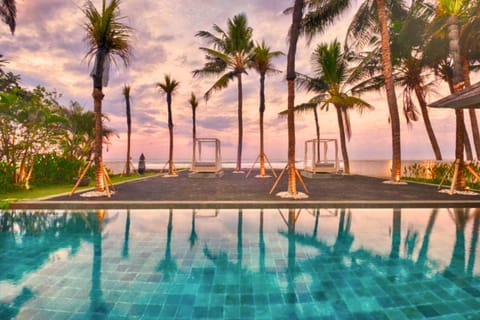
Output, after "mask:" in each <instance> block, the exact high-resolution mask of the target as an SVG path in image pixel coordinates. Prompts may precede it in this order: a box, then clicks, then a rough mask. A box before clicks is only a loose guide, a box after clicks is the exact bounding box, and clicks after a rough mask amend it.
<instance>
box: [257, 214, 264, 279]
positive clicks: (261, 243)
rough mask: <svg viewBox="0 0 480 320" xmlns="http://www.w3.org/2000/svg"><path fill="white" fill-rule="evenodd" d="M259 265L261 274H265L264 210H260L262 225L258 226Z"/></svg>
mask: <svg viewBox="0 0 480 320" xmlns="http://www.w3.org/2000/svg"><path fill="white" fill-rule="evenodd" d="M258 264H259V266H260V272H261V273H264V272H265V238H264V236H263V209H260V224H259V226H258Z"/></svg>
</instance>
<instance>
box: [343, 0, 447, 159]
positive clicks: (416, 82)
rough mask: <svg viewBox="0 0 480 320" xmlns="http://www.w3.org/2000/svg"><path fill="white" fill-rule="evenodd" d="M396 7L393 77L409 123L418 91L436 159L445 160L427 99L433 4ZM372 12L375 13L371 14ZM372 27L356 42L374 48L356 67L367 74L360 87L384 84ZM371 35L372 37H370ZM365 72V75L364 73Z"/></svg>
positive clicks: (418, 2) (415, 117) (414, 117)
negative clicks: (427, 41) (400, 90)
mask: <svg viewBox="0 0 480 320" xmlns="http://www.w3.org/2000/svg"><path fill="white" fill-rule="evenodd" d="M396 11H401V12H400V13H399V14H396V16H395V17H392V19H393V20H394V22H393V25H394V27H393V28H392V29H391V30H390V32H391V39H392V41H391V47H392V54H393V59H392V62H393V68H394V73H393V77H394V81H395V82H396V83H397V84H399V85H401V86H402V87H403V88H404V89H403V110H404V113H405V117H406V119H407V123H410V121H417V120H418V115H417V110H416V107H415V103H414V101H413V95H415V96H416V98H417V101H418V103H419V105H420V111H421V114H422V118H423V121H424V125H425V128H426V131H427V135H428V138H429V140H430V144H431V145H432V149H433V153H434V155H435V158H436V160H442V155H441V152H440V147H439V145H438V142H437V139H436V137H435V133H434V131H433V127H432V124H431V121H430V117H429V114H428V109H427V101H426V94H427V92H428V90H429V86H430V85H431V84H432V83H427V81H426V79H427V78H428V75H427V74H426V71H427V70H428V69H429V68H428V67H429V64H430V63H431V61H430V59H431V57H430V55H429V54H427V53H426V51H427V50H426V48H425V46H424V42H425V35H426V28H427V25H428V24H429V23H430V20H431V18H432V15H433V13H434V8H433V7H432V6H429V5H427V4H425V3H424V2H423V1H422V0H415V1H413V2H412V4H411V6H410V8H409V9H408V10H407V9H405V10H403V9H402V10H400V9H397V10H396ZM373 14H374V13H372V14H371V15H373ZM363 23H365V22H363ZM354 25H355V28H353V26H352V25H351V28H352V30H353V29H357V31H358V29H359V28H365V26H362V22H357V23H355V24H354ZM374 27H375V26H371V27H370V28H374ZM370 28H367V29H366V30H364V31H360V36H359V37H358V38H360V39H361V41H360V40H358V39H356V43H355V44H356V45H357V46H358V45H360V44H362V42H368V43H369V44H370V47H373V48H374V50H372V51H371V52H367V54H366V55H365V57H364V58H363V61H362V63H361V64H360V67H359V68H358V69H357V70H358V71H357V72H358V74H359V77H366V79H367V80H366V81H363V82H361V83H360V84H358V85H357V88H360V89H361V90H363V91H366V90H370V89H375V90H379V89H381V88H383V87H384V77H383V73H382V72H381V69H380V67H379V61H380V60H381V49H380V41H379V39H378V37H377V36H376V35H373V36H372V32H371V31H372V30H370ZM352 30H351V31H352ZM367 31H369V32H367ZM349 37H352V38H353V37H354V35H350V34H349V35H347V39H349ZM369 37H370V39H368V38H369ZM362 73H363V75H361V74H362ZM372 73H375V74H376V73H380V74H379V75H378V76H372ZM354 90H355V89H354Z"/></svg>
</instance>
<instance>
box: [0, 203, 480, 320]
mask: <svg viewBox="0 0 480 320" xmlns="http://www.w3.org/2000/svg"><path fill="white" fill-rule="evenodd" d="M262 212H263V213H261V210H259V209H255V210H254V209H248V210H247V209H245V210H235V209H225V210H214V209H202V210H195V214H194V213H193V210H173V211H170V210H131V211H130V212H129V213H128V214H127V211H125V210H109V211H99V212H90V213H72V214H63V213H61V212H57V213H52V214H50V213H46V212H43V213H40V214H33V213H22V212H10V213H7V212H4V213H0V228H1V229H0V230H3V232H0V318H2V319H4V318H11V317H15V316H18V317H19V318H23V317H32V316H33V318H35V317H36V316H37V317H46V316H48V317H53V316H58V317H62V315H63V316H66V315H67V314H76V315H78V316H80V315H98V316H102V317H103V316H112V317H114V316H126V317H137V316H142V315H143V316H152V317H162V318H176V317H178V318H181V317H187V318H189V317H190V318H191V317H194V318H195V317H199V318H201V317H209V318H222V317H224V316H226V315H232V317H234V315H237V316H238V317H243V318H245V317H248V318H251V317H255V316H257V317H260V318H261V317H262V316H265V317H267V318H268V317H272V316H275V315H276V314H278V312H282V313H281V314H282V315H284V316H287V315H290V316H292V317H295V316H296V317H299V318H307V317H309V316H314V315H315V316H319V315H325V316H329V315H336V316H337V317H341V316H345V317H346V316H350V315H352V314H353V315H358V316H360V315H365V314H377V315H378V316H391V317H393V315H394V314H395V313H398V314H401V315H403V316H405V317H407V318H411V317H416V316H426V317H430V316H434V315H440V314H451V315H453V314H454V313H463V315H468V316H470V315H475V312H478V311H476V310H479V309H478V304H479V303H478V298H479V297H480V281H479V278H478V275H479V273H480V267H479V263H478V262H476V261H475V258H476V256H477V255H478V253H479V251H480V249H479V248H478V246H477V245H476V243H477V241H478V224H479V220H480V216H479V215H477V211H475V209H471V210H458V209H451V210H447V209H438V210H432V209H395V210H393V209H352V210H345V209H329V210H327V209H321V210H313V209H302V210H300V211H298V210H290V211H289V210H277V209H265V210H263V211H262ZM294 221H295V222H294ZM475 226H476V227H475ZM475 230H476V232H474V231H475ZM463 248H464V250H463ZM472 249H473V250H472ZM459 301H460V302H459ZM476 301H477V302H476ZM475 302H476V303H475ZM454 303H455V304H457V305H456V307H455V306H453V304H454ZM458 303H460V304H461V306H462V308H458V307H459V305H458ZM398 314H397V315H398Z"/></svg>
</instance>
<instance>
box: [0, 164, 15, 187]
mask: <svg viewBox="0 0 480 320" xmlns="http://www.w3.org/2000/svg"><path fill="white" fill-rule="evenodd" d="M14 172H15V168H14V167H12V166H10V165H8V164H7V163H6V162H1V161H0V193H3V192H8V191H12V190H14V189H16V186H15V184H14V183H13V173H14Z"/></svg>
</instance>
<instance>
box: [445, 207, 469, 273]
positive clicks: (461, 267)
mask: <svg viewBox="0 0 480 320" xmlns="http://www.w3.org/2000/svg"><path fill="white" fill-rule="evenodd" d="M468 210H469V209H454V212H453V215H452V218H453V221H454V223H455V245H454V246H453V253H452V258H451V259H450V264H449V265H448V267H447V268H446V269H445V276H446V277H447V278H452V279H459V278H461V277H463V276H464V275H465V227H466V225H467V221H468Z"/></svg>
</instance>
